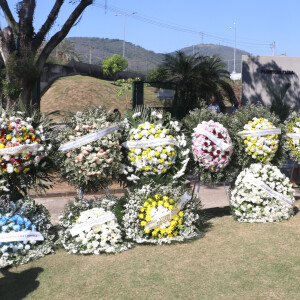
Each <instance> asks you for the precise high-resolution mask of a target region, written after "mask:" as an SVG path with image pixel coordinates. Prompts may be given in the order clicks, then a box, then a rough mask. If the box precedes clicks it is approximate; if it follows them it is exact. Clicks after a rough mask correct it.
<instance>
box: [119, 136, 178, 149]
mask: <svg viewBox="0 0 300 300" xmlns="http://www.w3.org/2000/svg"><path fill="white" fill-rule="evenodd" d="M162 145H174V146H177V147H178V146H179V145H178V143H177V142H176V141H175V140H174V139H171V138H157V139H152V140H142V141H127V142H125V143H123V144H122V146H123V147H125V148H129V149H131V148H147V147H156V146H162Z"/></svg>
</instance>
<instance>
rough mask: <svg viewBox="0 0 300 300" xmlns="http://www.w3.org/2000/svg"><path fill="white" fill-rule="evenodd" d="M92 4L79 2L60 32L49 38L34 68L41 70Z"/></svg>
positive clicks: (90, 1) (83, 0) (91, 1)
mask: <svg viewBox="0 0 300 300" xmlns="http://www.w3.org/2000/svg"><path fill="white" fill-rule="evenodd" d="M92 3H93V0H81V1H80V3H79V4H78V6H77V7H76V8H75V9H74V11H73V12H72V13H71V14H70V16H69V18H68V19H67V21H66V22H65V24H64V25H63V27H62V28H61V30H60V31H58V32H57V33H56V34H55V35H53V36H52V37H51V39H50V40H49V42H48V43H47V44H46V46H45V47H44V49H43V50H42V52H41V54H40V55H39V57H38V59H37V62H36V66H37V68H38V70H39V71H41V70H42V68H43V66H44V64H45V62H46V60H47V58H48V56H49V55H50V53H51V52H52V50H53V49H54V48H55V47H56V46H57V45H58V44H59V43H60V42H61V41H62V40H63V39H64V38H65V37H66V36H67V34H68V33H69V31H70V29H71V28H72V26H73V25H74V23H75V22H76V20H77V19H78V18H79V17H80V15H81V14H82V12H83V11H84V10H85V8H86V7H88V6H89V5H91V4H92Z"/></svg>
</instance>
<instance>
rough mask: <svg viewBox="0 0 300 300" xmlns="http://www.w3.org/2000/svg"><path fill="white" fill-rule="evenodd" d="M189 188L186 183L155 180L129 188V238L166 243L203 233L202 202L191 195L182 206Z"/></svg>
mask: <svg viewBox="0 0 300 300" xmlns="http://www.w3.org/2000/svg"><path fill="white" fill-rule="evenodd" d="M154 186H155V187H154ZM185 192H186V190H185V189H184V188H183V187H182V186H173V185H163V186H157V185H155V184H154V185H153V184H147V185H144V186H143V187H142V188H132V189H128V190H127V192H126V195H125V199H124V200H125V202H126V204H125V205H124V211H123V226H124V230H125V236H126V239H128V240H132V241H134V242H136V243H150V244H163V243H171V242H174V241H177V242H182V241H184V240H187V239H192V238H198V237H201V236H202V232H201V222H202V221H203V220H202V218H201V214H200V204H199V202H198V201H196V200H195V199H191V200H190V201H188V202H187V203H186V204H185V205H184V206H183V207H179V206H178V205H179V202H180V198H181V197H182V196H183V194H184V193H185ZM151 222H152V223H151ZM150 224H152V225H153V226H152V225H150Z"/></svg>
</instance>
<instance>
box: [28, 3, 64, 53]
mask: <svg viewBox="0 0 300 300" xmlns="http://www.w3.org/2000/svg"><path fill="white" fill-rule="evenodd" d="M64 2H65V0H56V1H55V4H54V5H53V7H52V9H51V11H50V13H49V15H48V18H47V20H46V21H45V23H44V24H43V26H42V27H41V29H40V30H39V32H38V33H37V34H36V36H35V38H34V41H33V47H34V48H35V49H38V48H39V47H40V46H41V44H42V42H43V41H44V39H45V37H46V34H47V33H48V32H49V30H50V29H51V27H52V26H53V24H54V22H55V20H56V18H57V16H58V13H59V11H60V8H61V6H62V5H63V3H64Z"/></svg>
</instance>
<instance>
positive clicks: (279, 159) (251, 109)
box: [228, 103, 286, 173]
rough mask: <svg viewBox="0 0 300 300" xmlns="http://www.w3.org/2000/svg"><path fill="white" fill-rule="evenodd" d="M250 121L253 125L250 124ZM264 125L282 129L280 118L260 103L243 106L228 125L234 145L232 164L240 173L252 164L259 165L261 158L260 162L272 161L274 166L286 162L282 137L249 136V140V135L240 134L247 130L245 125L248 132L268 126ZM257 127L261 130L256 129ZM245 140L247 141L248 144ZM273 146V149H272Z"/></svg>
mask: <svg viewBox="0 0 300 300" xmlns="http://www.w3.org/2000/svg"><path fill="white" fill-rule="evenodd" d="M260 118H263V119H264V121H265V122H264V123H262V120H261V119H260ZM254 120H255V121H254ZM266 120H267V121H266ZM249 121H251V122H252V123H248V122H249ZM256 121H257V122H258V123H257V124H255V123H256ZM267 122H270V123H271V124H268V123H267ZM264 124H268V125H267V126H271V127H273V128H274V127H276V128H280V125H279V118H278V117H277V116H276V115H275V114H274V113H271V112H270V109H269V108H268V107H265V106H263V105H262V104H260V103H257V104H256V105H250V104H246V105H245V106H242V107H241V108H239V109H238V110H236V111H235V112H234V114H233V115H232V117H231V120H230V122H229V123H228V126H229V127H228V130H229V132H230V136H231V139H232V141H233V144H234V152H233V156H232V158H231V163H230V164H231V166H232V168H234V169H236V170H237V171H238V173H239V172H241V171H242V170H243V169H245V168H247V167H249V166H250V165H251V164H252V163H257V162H258V159H257V158H258V157H259V158H260V160H259V162H264V161H266V160H267V159H272V164H274V165H281V164H282V163H283V162H284V161H285V159H286V151H284V149H283V147H282V146H281V143H282V136H281V135H276V134H275V135H273V134H272V135H270V136H269V137H268V136H257V137H254V136H250V135H249V137H250V138H249V140H248V138H247V135H243V134H239V132H241V131H242V130H245V128H244V126H245V125H246V128H247V130H256V129H258V130H260V129H263V127H265V126H266V125H264ZM253 125H254V127H253ZM256 126H257V127H259V128H256ZM267 126H266V127H267ZM252 128H253V129H252ZM267 129H268V128H267ZM243 136H246V138H243ZM245 140H247V142H246V141H245ZM251 140H253V142H254V143H255V144H253V142H251ZM249 141H250V143H251V145H250V144H249V146H248V142H249ZM272 141H273V142H274V145H276V147H275V149H276V151H275V149H274V145H271V143H272ZM257 142H258V144H257ZM258 146H260V147H259V148H261V149H259V148H258ZM261 146H262V147H261ZM271 146H272V147H273V149H271ZM248 147H250V148H248ZM252 147H254V148H252ZM247 148H248V149H247ZM249 150H250V151H249ZM252 151H253V152H252ZM265 151H266V152H265ZM256 153H257V155H256Z"/></svg>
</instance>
